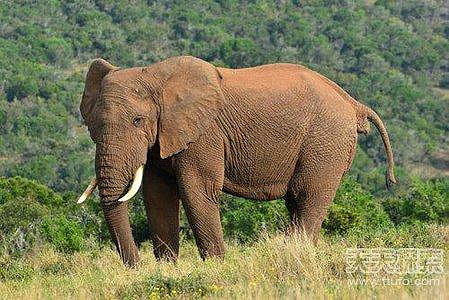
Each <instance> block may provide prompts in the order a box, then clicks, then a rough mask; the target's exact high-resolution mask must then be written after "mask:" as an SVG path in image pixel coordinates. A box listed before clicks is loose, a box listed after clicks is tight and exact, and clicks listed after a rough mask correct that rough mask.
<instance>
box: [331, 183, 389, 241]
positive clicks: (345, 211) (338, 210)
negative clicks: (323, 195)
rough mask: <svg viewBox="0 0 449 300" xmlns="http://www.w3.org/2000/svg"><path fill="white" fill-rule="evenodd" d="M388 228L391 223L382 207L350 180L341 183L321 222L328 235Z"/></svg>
mask: <svg viewBox="0 0 449 300" xmlns="http://www.w3.org/2000/svg"><path fill="white" fill-rule="evenodd" d="M390 226H392V223H391V221H390V219H389V218H388V214H387V213H386V212H385V211H384V209H383V207H382V205H381V204H380V203H379V202H378V200H376V199H375V198H374V197H373V196H372V195H371V194H370V193H369V192H367V191H365V190H363V189H362V187H361V186H360V184H359V183H357V182H356V181H354V179H352V178H347V179H345V180H344V181H343V182H342V184H341V186H340V188H339V189H338V191H337V194H336V196H335V199H334V201H333V203H332V204H331V206H330V208H329V212H328V215H327V217H326V219H325V220H324V222H323V230H324V232H325V233H328V234H332V233H338V234H345V233H350V232H353V231H361V230H362V231H369V230H373V229H379V228H385V227H390Z"/></svg>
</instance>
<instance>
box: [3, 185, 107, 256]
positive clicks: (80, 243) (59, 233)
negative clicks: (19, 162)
mask: <svg viewBox="0 0 449 300" xmlns="http://www.w3.org/2000/svg"><path fill="white" fill-rule="evenodd" d="M95 208H96V206H95V205H93V204H92V205H90V206H87V209H86V208H81V207H76V206H75V204H74V201H73V194H72V193H70V194H68V196H67V197H62V196H61V195H60V194H58V193H56V192H54V191H52V190H51V189H50V188H47V187H45V186H44V185H41V184H38V183H36V182H34V181H32V180H28V179H25V178H21V177H14V178H0V247H1V250H2V252H1V253H2V254H12V255H21V254H23V253H25V252H27V251H31V250H32V249H33V248H34V247H35V246H39V245H42V244H44V243H49V244H50V245H52V246H53V247H54V248H55V249H56V250H58V251H60V252H63V253H73V252H75V251H79V250H81V249H83V248H84V247H85V240H87V238H88V237H89V235H95V236H96V238H97V237H98V236H99V232H100V231H101V230H102V229H103V228H102V227H101V222H99V220H98V218H96V214H95V212H96V211H95ZM79 218H81V221H80V220H79ZM100 236H101V235H100Z"/></svg>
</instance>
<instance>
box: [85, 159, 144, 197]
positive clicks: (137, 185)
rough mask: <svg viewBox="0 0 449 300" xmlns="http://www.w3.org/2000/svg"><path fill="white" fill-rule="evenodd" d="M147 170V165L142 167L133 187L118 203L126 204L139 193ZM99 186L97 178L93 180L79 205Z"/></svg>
mask: <svg viewBox="0 0 449 300" xmlns="http://www.w3.org/2000/svg"><path fill="white" fill-rule="evenodd" d="M144 169H145V165H141V166H140V167H139V168H138V169H137V171H136V173H135V174H134V178H133V181H132V184H131V187H130V188H129V190H128V192H127V193H126V194H125V195H123V196H122V197H121V198H120V199H118V200H117V201H118V202H124V201H128V200H129V199H131V198H132V197H134V195H135V194H137V192H138V191H139V188H140V186H141V185H142V179H143V171H144ZM97 185H98V181H97V179H96V178H93V179H92V180H91V182H90V184H89V185H88V186H87V188H86V190H85V191H84V193H83V194H82V195H81V196H80V197H79V198H78V201H77V203H83V202H84V201H85V200H86V199H87V198H88V197H89V196H90V195H91V194H92V192H93V191H94V190H95V188H96V187H97Z"/></svg>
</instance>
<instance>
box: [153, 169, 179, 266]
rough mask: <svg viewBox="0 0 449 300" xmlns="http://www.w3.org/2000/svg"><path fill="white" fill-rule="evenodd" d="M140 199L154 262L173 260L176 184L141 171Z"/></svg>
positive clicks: (175, 250) (176, 226)
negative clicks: (141, 195)
mask: <svg viewBox="0 0 449 300" xmlns="http://www.w3.org/2000/svg"><path fill="white" fill-rule="evenodd" d="M144 180H145V182H144V198H145V206H146V210H147V216H148V223H149V225H150V231H151V239H152V240H153V249H154V255H155V256H156V258H157V259H164V258H165V259H169V260H176V259H177V257H178V252H179V202H180V200H179V197H178V195H177V192H176V184H175V182H174V180H171V179H169V178H167V177H165V176H162V175H160V174H158V173H157V172H155V171H154V170H153V169H148V170H146V171H145V179H144Z"/></svg>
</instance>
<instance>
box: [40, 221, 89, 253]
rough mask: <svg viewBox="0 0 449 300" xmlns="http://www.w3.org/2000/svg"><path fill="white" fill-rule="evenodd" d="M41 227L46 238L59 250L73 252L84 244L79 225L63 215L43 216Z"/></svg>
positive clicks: (80, 248) (82, 233)
mask: <svg viewBox="0 0 449 300" xmlns="http://www.w3.org/2000/svg"><path fill="white" fill-rule="evenodd" d="M41 228H42V233H43V235H44V237H45V238H46V240H47V241H48V242H50V244H51V245H53V246H54V247H55V249H56V250H58V251H60V252H63V253H73V252H75V251H80V250H82V249H83V248H84V246H85V244H84V241H85V235H84V230H83V228H82V227H81V225H80V224H79V223H77V222H75V221H73V220H69V219H67V218H66V217H64V216H59V217H56V218H49V217H47V218H45V219H44V221H43V223H42V227H41Z"/></svg>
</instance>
